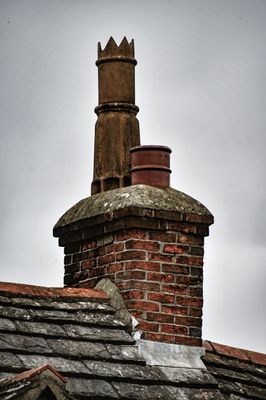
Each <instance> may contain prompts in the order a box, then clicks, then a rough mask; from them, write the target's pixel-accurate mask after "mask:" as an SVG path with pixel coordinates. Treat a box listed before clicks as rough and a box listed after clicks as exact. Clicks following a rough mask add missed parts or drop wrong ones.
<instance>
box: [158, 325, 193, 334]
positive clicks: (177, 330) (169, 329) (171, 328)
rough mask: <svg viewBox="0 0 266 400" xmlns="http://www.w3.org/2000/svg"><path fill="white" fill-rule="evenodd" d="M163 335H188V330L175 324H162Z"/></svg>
mask: <svg viewBox="0 0 266 400" xmlns="http://www.w3.org/2000/svg"><path fill="white" fill-rule="evenodd" d="M161 332H162V333H172V334H174V335H187V334H188V328H187V327H185V326H178V325H175V324H163V323H162V324H161Z"/></svg>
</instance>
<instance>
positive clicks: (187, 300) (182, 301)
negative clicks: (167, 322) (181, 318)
mask: <svg viewBox="0 0 266 400" xmlns="http://www.w3.org/2000/svg"><path fill="white" fill-rule="evenodd" d="M176 303H177V304H178V305H181V306H189V307H196V308H201V307H202V306H203V300H202V299H199V298H196V297H181V296H179V297H176Z"/></svg>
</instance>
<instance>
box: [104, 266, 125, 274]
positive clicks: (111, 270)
mask: <svg viewBox="0 0 266 400" xmlns="http://www.w3.org/2000/svg"><path fill="white" fill-rule="evenodd" d="M123 269H124V263H113V264H110V265H107V266H106V272H107V273H108V274H114V273H115V272H118V271H122V270H123Z"/></svg>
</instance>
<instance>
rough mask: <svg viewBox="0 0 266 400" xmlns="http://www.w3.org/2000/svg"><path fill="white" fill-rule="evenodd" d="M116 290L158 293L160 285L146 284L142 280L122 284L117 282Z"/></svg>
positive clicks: (154, 283)
mask: <svg viewBox="0 0 266 400" xmlns="http://www.w3.org/2000/svg"><path fill="white" fill-rule="evenodd" d="M116 284H117V286H118V288H119V289H120V290H125V289H143V290H149V291H153V292H155V291H160V283H157V282H147V281H144V280H140V281H137V280H128V281H123V282H117V283H116Z"/></svg>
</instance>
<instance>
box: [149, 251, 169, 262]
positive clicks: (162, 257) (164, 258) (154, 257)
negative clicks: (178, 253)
mask: <svg viewBox="0 0 266 400" xmlns="http://www.w3.org/2000/svg"><path fill="white" fill-rule="evenodd" d="M148 259H149V260H150V261H160V262H164V263H173V262H175V256H174V255H170V254H161V253H148Z"/></svg>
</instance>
